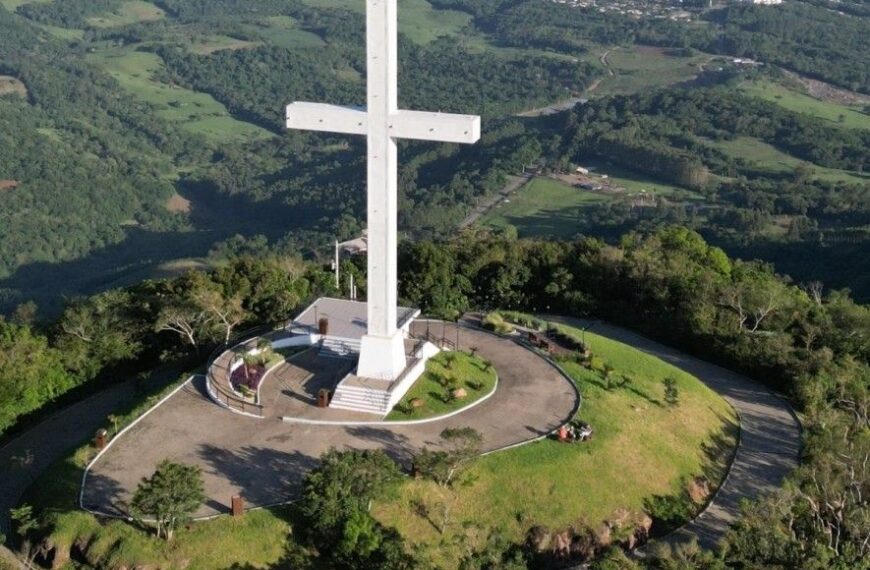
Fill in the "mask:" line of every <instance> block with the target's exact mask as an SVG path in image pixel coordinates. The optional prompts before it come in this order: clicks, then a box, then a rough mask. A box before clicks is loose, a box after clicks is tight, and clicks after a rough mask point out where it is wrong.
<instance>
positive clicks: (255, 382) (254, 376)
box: [230, 364, 266, 392]
mask: <svg viewBox="0 0 870 570" xmlns="http://www.w3.org/2000/svg"><path fill="white" fill-rule="evenodd" d="M246 369H247V371H246ZM265 374H266V367H265V366H263V365H261V364H257V365H256V366H245V365H244V364H242V365H241V366H239V367H238V368H236V369H235V370H233V373H232V374H231V375H230V383H231V384H232V386H233V390H235V391H237V392H238V391H239V390H240V388H241V387H242V386H246V387H248V388H250V389H251V390H256V389H257V388H258V387H259V386H260V382H261V381H262V380H263V376H264V375H265Z"/></svg>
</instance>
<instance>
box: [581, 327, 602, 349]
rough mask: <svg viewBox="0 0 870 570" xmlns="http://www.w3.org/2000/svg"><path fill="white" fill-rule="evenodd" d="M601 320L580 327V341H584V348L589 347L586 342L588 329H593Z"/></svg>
mask: <svg viewBox="0 0 870 570" xmlns="http://www.w3.org/2000/svg"><path fill="white" fill-rule="evenodd" d="M600 322H601V321H592V322H591V323H589V324H588V325H586V326H585V327H583V328H582V329H580V342H582V343H583V348H584V349H587V348H589V345H588V344H586V331H588V330H589V329H591V328H592V327H594V326H595V325H597V324H598V323H600Z"/></svg>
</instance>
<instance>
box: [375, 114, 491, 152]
mask: <svg viewBox="0 0 870 570" xmlns="http://www.w3.org/2000/svg"><path fill="white" fill-rule="evenodd" d="M390 136H392V137H393V138H397V139H416V140H421V141H441V142H455V143H466V144H471V143H475V142H477V141H478V139H480V117H478V116H475V115H453V114H449V113H427V112H425V111H397V112H396V113H394V114H392V115H390Z"/></svg>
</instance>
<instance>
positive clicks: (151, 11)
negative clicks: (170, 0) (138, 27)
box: [88, 0, 166, 28]
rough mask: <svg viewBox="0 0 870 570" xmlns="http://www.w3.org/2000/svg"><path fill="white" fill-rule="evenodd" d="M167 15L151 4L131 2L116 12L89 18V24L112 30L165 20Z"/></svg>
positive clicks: (137, 1) (134, 0)
mask: <svg viewBox="0 0 870 570" xmlns="http://www.w3.org/2000/svg"><path fill="white" fill-rule="evenodd" d="M165 15H166V13H165V12H164V11H163V10H161V9H160V8H158V7H157V6H155V5H154V4H152V3H150V2H144V1H143V0H130V1H128V2H124V3H123V4H121V6H119V7H118V9H117V10H116V11H115V12H109V13H107V14H103V15H101V16H95V17H93V18H88V23H89V24H90V25H92V26H94V27H95V28H112V27H115V26H127V25H129V24H136V23H138V22H152V21H154V20H159V19H161V18H163V17H164V16H165Z"/></svg>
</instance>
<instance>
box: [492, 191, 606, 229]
mask: <svg viewBox="0 0 870 570" xmlns="http://www.w3.org/2000/svg"><path fill="white" fill-rule="evenodd" d="M606 200H608V197H607V196H604V195H602V194H596V193H593V192H588V191H586V190H581V189H579V188H573V187H571V186H568V185H567V184H562V183H561V182H558V181H556V180H552V179H550V178H535V179H534V180H532V181H531V182H530V183H528V184H526V185H525V186H523V187H522V188H521V189H520V190H519V191H518V192H517V193H516V194H513V195H512V196H511V197H510V203H501V204H499V205H497V206H496V207H495V208H493V209H492V210H491V211H490V212H489V213H488V214H486V215H485V216H484V217H483V218H482V219H481V221H480V222H479V223H480V224H481V225H484V226H489V227H492V228H503V227H505V226H507V225H512V226H516V227H517V229H518V230H519V233H520V235H523V236H536V235H550V236H559V237H570V236H573V235H574V234H576V233H578V232H579V231H580V229H581V228H580V227H578V226H577V220H576V212H577V210H578V209H580V208H584V207H586V206H588V205H589V204H594V203H596V202H603V201H606Z"/></svg>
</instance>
